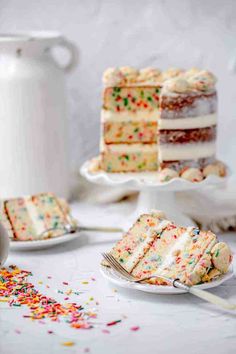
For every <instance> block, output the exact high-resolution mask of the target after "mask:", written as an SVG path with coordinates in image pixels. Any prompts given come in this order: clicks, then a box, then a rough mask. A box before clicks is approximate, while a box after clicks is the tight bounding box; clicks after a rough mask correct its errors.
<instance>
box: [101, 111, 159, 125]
mask: <svg viewBox="0 0 236 354" xmlns="http://www.w3.org/2000/svg"><path fill="white" fill-rule="evenodd" d="M159 118H160V111H159V109H154V110H153V111H147V110H139V111H137V112H135V113H134V112H130V113H129V112H111V111H109V110H106V109H102V111H101V120H102V122H103V123H104V122H129V121H130V122H132V121H134V122H139V121H140V122H141V121H145V122H156V121H157V120H158V119H159Z"/></svg>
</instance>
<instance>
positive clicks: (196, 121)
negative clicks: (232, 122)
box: [158, 113, 217, 129]
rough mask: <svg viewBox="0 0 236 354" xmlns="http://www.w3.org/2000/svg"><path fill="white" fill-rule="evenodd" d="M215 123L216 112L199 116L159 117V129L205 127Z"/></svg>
mask: <svg viewBox="0 0 236 354" xmlns="http://www.w3.org/2000/svg"><path fill="white" fill-rule="evenodd" d="M216 124H217V115H216V113H212V114H207V115H204V116H199V117H186V118H176V119H160V120H159V121H158V126H159V129H197V128H206V127H210V126H212V125H216Z"/></svg>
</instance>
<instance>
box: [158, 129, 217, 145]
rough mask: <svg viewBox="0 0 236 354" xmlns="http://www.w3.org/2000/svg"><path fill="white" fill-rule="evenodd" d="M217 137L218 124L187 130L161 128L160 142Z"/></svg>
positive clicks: (174, 142)
mask: <svg viewBox="0 0 236 354" xmlns="http://www.w3.org/2000/svg"><path fill="white" fill-rule="evenodd" d="M215 139H216V126H212V127H208V128H200V129H186V130H172V129H169V130H164V129H162V130H160V131H159V136H158V143H159V144H186V143H200V142H207V141H208V142H209V141H213V140H215Z"/></svg>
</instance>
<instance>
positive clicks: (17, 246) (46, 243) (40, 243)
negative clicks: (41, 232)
mask: <svg viewBox="0 0 236 354" xmlns="http://www.w3.org/2000/svg"><path fill="white" fill-rule="evenodd" d="M80 235H81V233H80V232H75V233H71V234H66V235H63V236H58V237H54V238H49V239H46V240H35V241H11V242H10V249H11V250H12V251H31V250H32V251H33V250H41V249H45V248H50V247H54V246H57V245H60V244H62V243H66V242H70V241H72V240H75V239H76V238H78V237H80Z"/></svg>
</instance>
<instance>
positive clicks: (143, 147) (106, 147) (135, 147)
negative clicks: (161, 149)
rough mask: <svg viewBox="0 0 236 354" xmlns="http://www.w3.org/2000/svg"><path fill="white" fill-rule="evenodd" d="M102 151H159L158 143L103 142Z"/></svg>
mask: <svg viewBox="0 0 236 354" xmlns="http://www.w3.org/2000/svg"><path fill="white" fill-rule="evenodd" d="M101 151H110V152H121V153H130V152H141V153H153V152H155V153H156V152H157V144H139V143H137V144H136V143H134V144H101Z"/></svg>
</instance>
